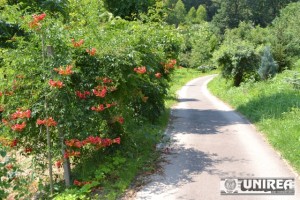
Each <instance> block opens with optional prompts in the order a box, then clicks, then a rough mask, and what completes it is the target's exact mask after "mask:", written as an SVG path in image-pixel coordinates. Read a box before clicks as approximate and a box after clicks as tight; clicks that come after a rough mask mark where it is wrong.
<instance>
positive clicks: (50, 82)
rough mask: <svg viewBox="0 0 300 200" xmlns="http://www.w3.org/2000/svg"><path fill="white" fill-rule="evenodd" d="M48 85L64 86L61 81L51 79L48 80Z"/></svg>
mask: <svg viewBox="0 0 300 200" xmlns="http://www.w3.org/2000/svg"><path fill="white" fill-rule="evenodd" d="M49 85H50V86H51V87H55V88H62V87H63V86H64V84H63V82H61V81H53V80H52V79H50V80H49Z"/></svg>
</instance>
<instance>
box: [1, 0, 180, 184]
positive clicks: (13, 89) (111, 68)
mask: <svg viewBox="0 0 300 200" xmlns="http://www.w3.org/2000/svg"><path fill="white" fill-rule="evenodd" d="M7 8H9V7H7ZM77 9H80V12H79V11H78V10H77ZM86 10H88V11H89V12H81V11H86ZM102 11H103V8H102V7H101V4H100V5H99V4H97V3H96V2H95V1H88V2H87V1H84V2H82V1H72V4H70V19H69V21H68V22H65V20H64V19H63V18H62V17H57V16H56V15H55V16H51V15H48V13H42V14H35V15H32V14H25V13H23V12H22V11H20V10H19V9H16V12H13V13H11V9H7V10H4V12H3V13H1V16H0V20H2V19H3V20H4V21H8V20H10V21H11V23H12V24H18V25H19V26H20V27H21V28H22V30H24V31H25V32H26V38H25V37H22V36H20V37H17V36H16V37H14V40H13V41H12V42H13V43H14V45H15V46H16V48H15V49H1V53H2V52H3V54H2V55H1V56H3V61H2V63H3V65H2V67H1V68H0V108H1V115H2V118H3V121H2V122H1V124H0V129H1V135H5V136H6V137H8V138H9V140H14V139H16V140H17V141H18V144H17V148H18V149H26V148H28V147H30V155H34V156H33V157H34V159H35V162H34V163H35V165H37V166H38V167H37V169H39V170H37V171H38V172H39V173H40V175H42V174H44V171H45V169H46V168H47V167H48V168H49V170H50V168H51V167H52V165H51V163H54V161H55V163H56V166H59V167H61V166H62V165H64V170H65V175H66V177H67V176H68V175H67V173H66V171H68V170H70V163H72V165H73V166H75V168H76V167H81V169H88V168H89V166H86V165H85V160H86V159H96V160H99V157H101V156H109V154H110V153H111V152H113V151H114V150H115V149H117V147H110V148H108V149H107V150H106V149H105V148H104V147H108V146H111V145H112V144H120V140H121V141H122V142H123V141H128V142H130V143H131V144H132V143H134V144H135V140H136V138H134V136H133V135H134V134H131V133H130V132H127V130H131V129H130V127H127V126H131V125H132V124H134V123H141V122H143V121H145V122H146V121H147V122H148V121H151V122H155V121H156V120H157V119H158V117H159V116H160V114H161V113H162V111H163V110H164V98H165V96H166V91H167V88H168V80H169V79H170V74H171V73H172V70H173V69H174V68H175V65H176V60H175V59H174V58H177V56H178V53H179V49H180V43H181V41H182V40H181V37H180V35H179V33H178V32H177V31H176V30H174V29H172V27H171V26H165V25H162V24H158V23H152V24H143V23H141V22H128V21H125V20H122V19H113V18H111V19H107V20H108V21H107V22H106V23H103V20H104V19H103V18H102V15H101V13H102ZM21 16H22V17H21ZM20 55H22V56H20ZM20 133H21V134H20ZM121 144H122V143H121ZM49 155H51V156H49ZM45 163H48V164H49V165H48V166H47V165H46V164H45ZM75 168H73V167H72V171H73V170H75ZM82 171H85V170H82ZM76 175H77V174H76ZM50 177H51V176H50ZM69 177H70V176H69ZM84 178H87V177H84ZM76 179H77V177H74V176H73V177H72V180H67V178H66V179H65V181H66V185H67V186H69V185H70V182H69V183H67V182H68V181H71V182H73V181H75V182H74V183H76V184H77V186H78V185H79V186H82V185H84V184H89V182H90V181H91V180H80V181H78V180H76ZM89 179H93V176H92V175H91V176H89ZM50 180H51V179H50ZM58 181H60V180H58ZM47 184H48V183H46V182H44V187H47ZM55 184H59V183H58V182H56V183H55Z"/></svg>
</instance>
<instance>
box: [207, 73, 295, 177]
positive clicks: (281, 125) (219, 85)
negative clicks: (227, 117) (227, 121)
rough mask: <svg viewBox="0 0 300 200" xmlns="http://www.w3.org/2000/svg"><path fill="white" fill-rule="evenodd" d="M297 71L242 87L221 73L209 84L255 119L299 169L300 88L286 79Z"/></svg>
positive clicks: (210, 87)
mask: <svg viewBox="0 0 300 200" xmlns="http://www.w3.org/2000/svg"><path fill="white" fill-rule="evenodd" d="M293 75H294V72H293V71H285V72H283V73H282V74H278V75H277V76H276V77H274V78H273V79H271V80H269V81H261V82H255V83H245V84H242V85H241V86H240V87H231V85H230V83H228V82H226V80H225V79H223V78H221V77H220V76H219V77H217V78H215V79H214V80H213V81H211V82H210V83H209V85H208V87H209V89H210V91H211V92H212V93H213V94H214V95H216V96H217V97H219V98H220V99H222V100H224V101H225V102H227V103H229V104H230V105H231V106H232V107H234V108H235V109H236V110H237V111H239V112H240V113H242V114H243V115H245V116H246V117H247V118H248V119H249V120H250V121H251V122H252V123H254V124H255V125H256V126H257V127H258V129H259V130H260V131H261V132H262V133H263V134H264V135H265V136H266V138H267V139H268V140H269V142H270V143H271V144H272V145H273V146H274V147H275V149H277V150H278V151H279V152H280V153H281V154H282V156H283V157H284V158H285V159H286V160H288V161H289V162H290V163H291V165H292V166H293V167H294V168H295V169H296V171H297V172H298V173H299V172H300V123H299V121H300V91H299V90H295V89H293V87H292V85H291V84H289V83H287V81H286V79H287V78H288V77H292V76H293ZM253 148H255V147H253Z"/></svg>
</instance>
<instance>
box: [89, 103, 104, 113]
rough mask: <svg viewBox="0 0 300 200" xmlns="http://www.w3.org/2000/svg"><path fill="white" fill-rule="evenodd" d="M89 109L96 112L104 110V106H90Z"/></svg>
mask: <svg viewBox="0 0 300 200" xmlns="http://www.w3.org/2000/svg"><path fill="white" fill-rule="evenodd" d="M91 110H93V111H96V112H101V111H103V110H105V107H104V105H103V104H100V105H98V106H97V107H94V106H93V107H91Z"/></svg>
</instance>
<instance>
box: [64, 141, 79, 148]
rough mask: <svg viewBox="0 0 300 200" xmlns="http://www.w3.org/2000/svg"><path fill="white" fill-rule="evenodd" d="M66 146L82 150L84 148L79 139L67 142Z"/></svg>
mask: <svg viewBox="0 0 300 200" xmlns="http://www.w3.org/2000/svg"><path fill="white" fill-rule="evenodd" d="M65 144H66V145H67V146H69V147H76V148H81V147H82V146H83V143H82V142H81V141H79V140H78V139H71V140H66V141H65Z"/></svg>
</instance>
